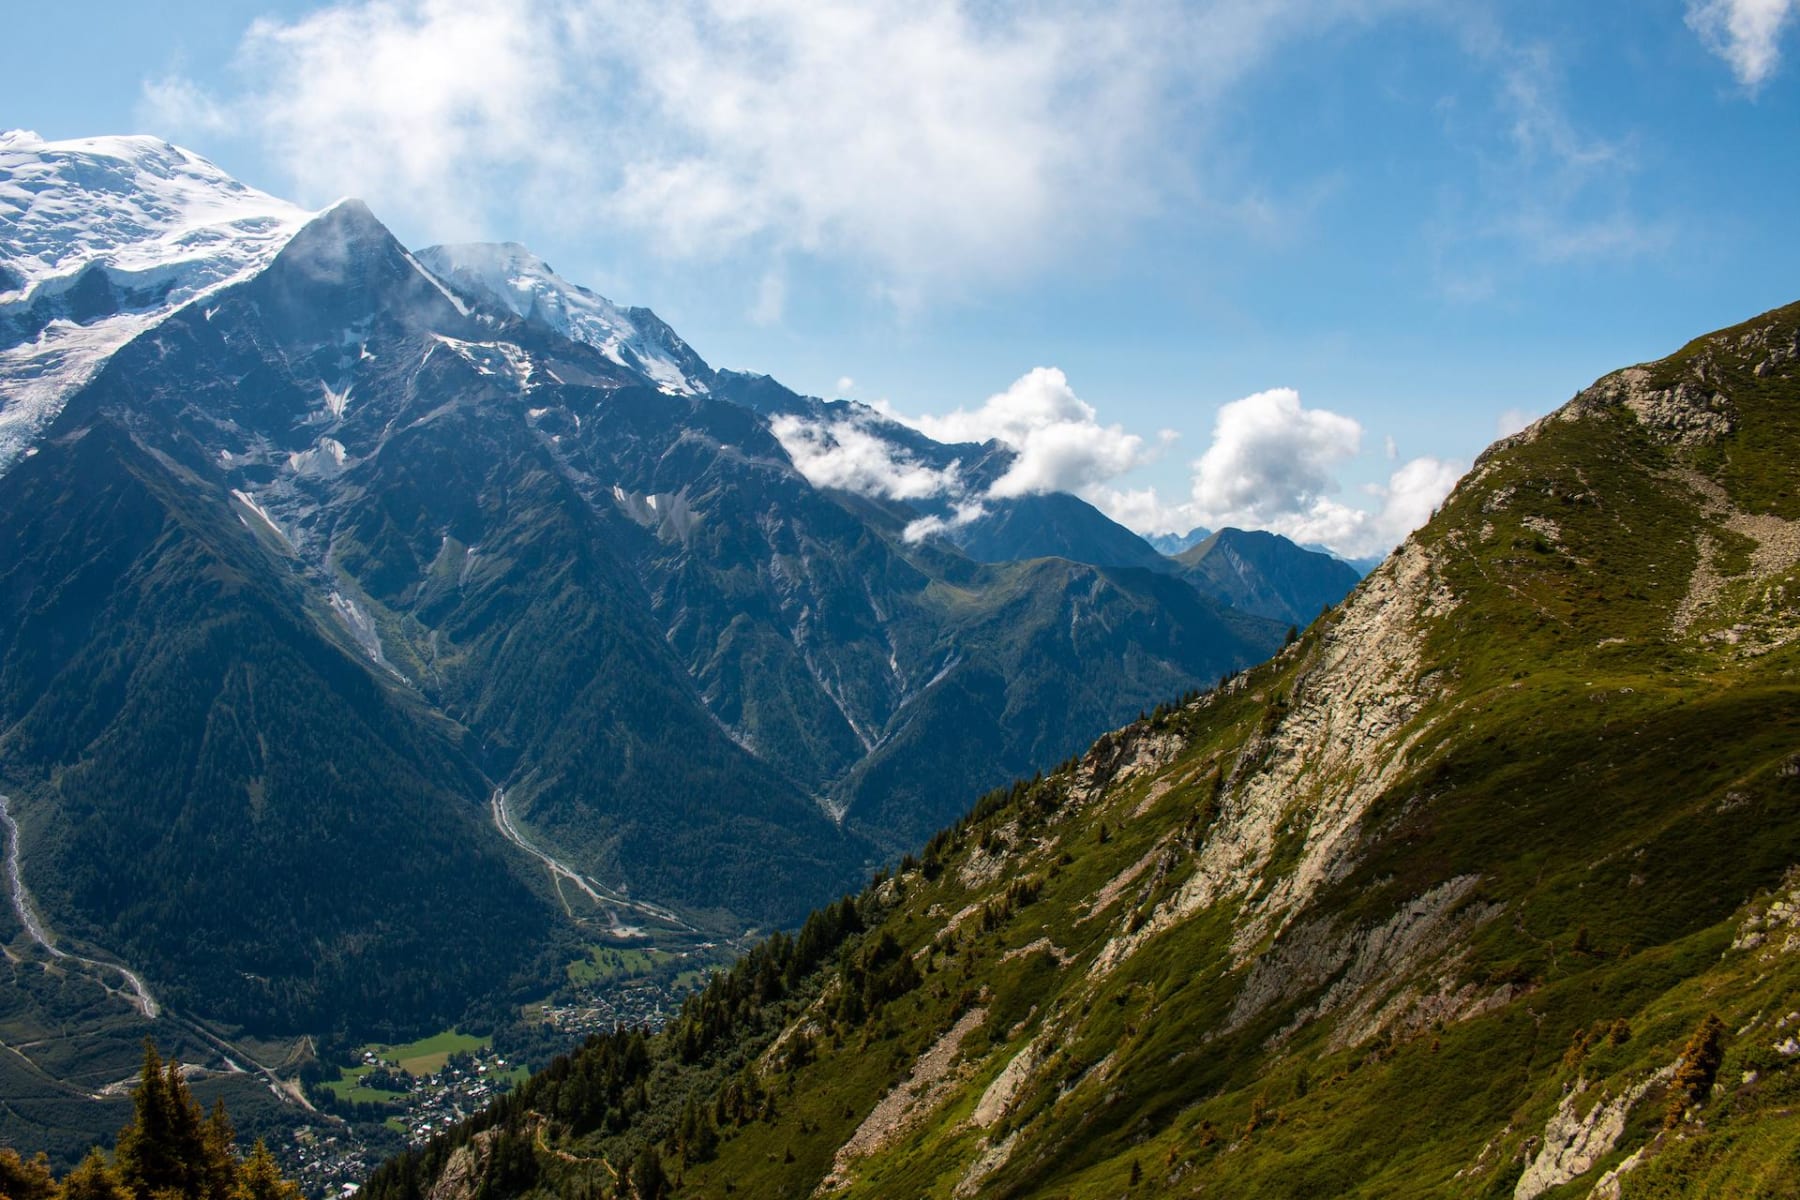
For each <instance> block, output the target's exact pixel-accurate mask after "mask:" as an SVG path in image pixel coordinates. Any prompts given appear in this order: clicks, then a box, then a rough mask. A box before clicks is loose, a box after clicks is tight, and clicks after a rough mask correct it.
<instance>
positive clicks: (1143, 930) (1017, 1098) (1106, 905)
mask: <svg viewBox="0 0 1800 1200" xmlns="http://www.w3.org/2000/svg"><path fill="white" fill-rule="evenodd" d="M1797 335H1800V306H1796V307H1794V308H1789V309H1784V310H1779V311H1777V312H1774V313H1770V314H1767V315H1766V316H1764V317H1762V318H1759V319H1757V320H1756V321H1753V322H1750V323H1748V324H1746V325H1745V326H1741V327H1739V328H1737V329H1733V330H1727V331H1724V332H1722V333H1720V334H1716V335H1712V336H1710V337H1708V338H1703V339H1701V340H1699V341H1697V342H1696V343H1694V344H1692V345H1691V346H1689V347H1687V348H1685V349H1684V350H1682V351H1681V352H1679V353H1678V354H1676V355H1674V356H1672V357H1671V358H1669V359H1666V360H1663V361H1661V362H1658V363H1653V364H1647V365H1646V366H1644V367H1640V368H1633V369H1632V370H1630V371H1627V372H1622V373H1620V374H1618V375H1614V376H1609V377H1608V378H1607V379H1605V380H1602V381H1601V382H1600V383H1598V384H1596V385H1595V386H1594V387H1593V388H1590V389H1588V390H1586V391H1584V392H1582V393H1581V394H1580V395H1578V396H1577V397H1576V398H1575V399H1574V401H1572V402H1571V403H1570V404H1569V405H1568V406H1566V407H1565V408H1564V409H1562V410H1561V411H1559V412H1558V413H1556V414H1554V415H1553V416H1552V417H1550V418H1546V419H1545V420H1544V421H1541V422H1539V423H1538V424H1537V425H1535V426H1533V427H1532V428H1531V429H1528V430H1526V431H1525V432H1524V433H1522V434H1520V435H1518V436H1516V437H1514V438H1511V439H1508V440H1507V441H1505V442H1502V443H1500V444H1499V445H1497V446H1496V447H1494V448H1493V449H1492V450H1491V451H1490V452H1489V453H1488V454H1486V455H1484V456H1483V458H1482V460H1481V461H1480V462H1479V464H1478V466H1477V469H1476V470H1475V471H1474V472H1472V474H1471V475H1470V477H1469V478H1468V479H1467V480H1465V481H1464V483H1463V484H1462V485H1461V486H1460V487H1459V488H1458V490H1457V491H1456V493H1455V494H1454V495H1453V496H1452V497H1451V498H1450V499H1449V501H1448V502H1447V503H1446V504H1445V506H1444V507H1443V509H1442V511H1441V512H1440V514H1439V516H1438V517H1437V518H1435V519H1434V520H1433V521H1432V523H1431V524H1430V525H1428V526H1427V527H1426V528H1424V529H1423V530H1421V531H1420V532H1419V533H1418V534H1416V535H1415V536H1414V537H1413V538H1412V539H1410V540H1409V541H1408V542H1407V544H1406V545H1405V546H1403V547H1402V548H1401V549H1400V550H1399V551H1397V552H1396V553H1395V554H1394V555H1393V556H1392V557H1390V559H1389V560H1388V561H1387V562H1386V563H1385V564H1384V565H1383V566H1382V567H1381V568H1379V569H1378V570H1377V571H1376V572H1374V573H1373V574H1372V575H1371V576H1370V577H1369V578H1368V579H1367V580H1365V581H1364V582H1363V583H1362V584H1361V585H1360V586H1359V588H1358V589H1357V591H1356V592H1355V593H1353V594H1352V596H1351V597H1350V599H1349V600H1348V601H1347V602H1346V604H1345V605H1344V606H1343V607H1342V609H1341V610H1338V611H1334V612H1332V613H1329V614H1327V615H1326V616H1325V617H1323V618H1321V619H1320V620H1319V621H1317V622H1316V623H1315V624H1314V625H1313V626H1312V627H1311V628H1310V629H1309V630H1308V631H1307V632H1306V633H1305V635H1304V636H1303V637H1302V638H1301V640H1300V641H1299V642H1298V643H1297V644H1295V645H1294V646H1291V647H1289V648H1288V649H1287V650H1285V651H1283V652H1282V653H1281V654H1280V655H1278V656H1277V657H1276V659H1275V660H1273V661H1272V662H1271V663H1269V664H1267V665H1265V666H1262V667H1258V668H1256V669H1254V670H1251V671H1249V672H1246V673H1243V674H1240V675H1238V676H1237V677H1235V678H1234V679H1232V680H1231V681H1230V682H1229V683H1228V684H1226V685H1225V686H1222V687H1220V688H1218V689H1216V690H1214V691H1212V692H1210V693H1208V694H1207V695H1205V696H1202V697H1200V698H1198V699H1196V700H1194V701H1193V702H1191V703H1189V704H1187V705H1185V706H1182V707H1178V708H1166V709H1162V710H1159V711H1158V712H1157V713H1156V714H1154V715H1153V716H1152V717H1150V718H1148V719H1146V720H1144V721H1142V722H1140V723H1138V724H1135V725H1133V726H1130V727H1128V728H1126V729H1123V730H1120V731H1118V732H1117V733H1115V734H1111V735H1107V736H1105V737H1103V738H1101V739H1100V741H1099V742H1098V743H1096V744H1095V746H1094V747H1093V748H1092V749H1091V750H1090V751H1089V752H1088V753H1087V754H1086V755H1084V756H1083V757H1081V758H1080V759H1079V760H1077V761H1075V762H1072V763H1070V764H1068V765H1066V766H1065V767H1064V768H1062V769H1060V770H1058V771H1057V772H1056V773H1054V774H1053V775H1051V776H1049V777H1047V778H1042V779H1039V780H1036V781H1033V782H1031V783H1029V784H1021V785H1019V786H1018V787H1015V788H1014V789H1012V790H1011V791H1010V792H1004V793H997V794H995V795H994V796H991V797H989V798H988V799H987V800H986V801H984V802H983V803H982V804H981V805H979V806H977V809H976V810H975V812H974V814H973V815H972V816H971V817H970V818H968V819H967V820H965V821H963V822H962V823H960V824H959V825H957V826H956V827H954V828H953V829H952V830H949V831H946V832H945V833H944V834H942V835H940V836H939V837H938V838H937V839H934V841H933V843H932V845H931V847H930V848H929V849H928V850H927V852H926V853H925V855H924V856H923V857H922V859H920V860H919V861H917V862H916V863H915V862H908V863H907V864H906V865H905V867H904V869H903V870H902V871H901V872H900V873H899V874H898V875H897V876H896V877H895V878H893V879H890V880H886V881H885V882H883V883H882V884H881V885H880V886H879V887H877V888H874V889H871V890H870V891H869V892H868V893H866V894H865V895H864V896H863V897H862V899H861V901H860V903H859V905H858V909H859V912H860V913H861V914H862V921H861V923H862V924H865V925H867V926H868V927H869V928H868V931H867V932H866V933H854V932H853V933H851V934H850V935H848V937H847V939H846V940H845V941H844V943H843V946H842V948H841V949H839V950H838V951H837V953H836V954H835V956H827V957H826V960H825V961H826V962H827V963H828V965H827V966H825V967H823V968H820V969H817V970H813V971H811V972H810V973H806V972H801V971H798V970H796V971H791V972H789V974H788V975H787V976H785V977H783V976H781V973H780V971H779V969H776V970H775V972H774V975H773V976H771V975H770V973H769V972H770V970H771V968H769V967H764V966H759V965H758V963H757V962H756V961H752V962H751V963H749V964H747V965H746V966H745V967H744V968H742V969H741V971H740V972H738V973H736V974H734V976H733V977H732V979H731V980H727V981H723V982H721V983H720V984H719V985H718V987H717V989H716V991H717V995H716V996H713V997H712V998H711V999H710V1000H707V1001H696V1002H694V1004H692V1005H691V1006H690V1009H689V1010H688V1012H687V1013H685V1014H684V1016H683V1017H682V1018H681V1019H679V1020H678V1021H677V1022H676V1024H675V1026H673V1027H672V1029H671V1031H670V1033H669V1034H667V1035H665V1039H664V1041H663V1043H662V1045H663V1046H664V1048H665V1049H664V1056H663V1057H660V1058H658V1059H656V1061H655V1062H654V1063H652V1064H650V1065H648V1066H647V1067H646V1068H645V1073H644V1077H645V1080H646V1083H647V1086H648V1088H649V1094H650V1095H651V1096H653V1097H658V1098H660V1099H653V1100H652V1101H651V1102H650V1103H649V1105H648V1106H647V1108H646V1110H645V1111H644V1112H642V1113H640V1114H637V1115H636V1116H634V1117H633V1118H632V1119H631V1120H629V1121H627V1122H625V1124H624V1125H623V1126H622V1127H619V1126H615V1127H614V1128H613V1129H612V1130H611V1131H603V1132H589V1130H590V1129H591V1128H592V1127H591V1126H588V1127H584V1126H583V1124H582V1118H581V1116H580V1115H579V1111H578V1110H577V1111H575V1112H573V1113H572V1114H571V1116H570V1117H569V1118H568V1120H567V1121H566V1122H565V1123H564V1124H562V1125H561V1126H555V1125H553V1126H552V1127H551V1128H552V1130H553V1134H552V1135H551V1136H552V1137H553V1138H560V1139H563V1140H564V1141H566V1142H568V1143H569V1144H571V1145H573V1144H577V1143H579V1144H584V1145H586V1146H587V1147H588V1148H589V1149H592V1148H593V1147H596V1146H597V1147H603V1148H606V1150H607V1152H608V1153H613V1154H618V1155H624V1154H627V1153H634V1152H636V1151H637V1149H638V1148H640V1147H641V1146H642V1145H643V1144H645V1143H646V1142H647V1143H649V1144H651V1145H653V1146H656V1147H657V1148H658V1149H659V1151H660V1152H661V1153H662V1154H663V1155H664V1156H665V1157H666V1158H667V1159H668V1160H669V1162H670V1164H671V1168H672V1170H673V1169H674V1168H675V1167H676V1166H679V1168H680V1170H681V1171H682V1172H683V1173H684V1177H685V1180H686V1186H687V1187H688V1188H689V1189H690V1190H691V1191H692V1192H693V1193H694V1194H709V1189H712V1188H714V1187H716V1186H720V1185H722V1184H723V1181H726V1180H731V1181H733V1183H734V1184H735V1185H736V1186H737V1187H738V1188H740V1189H743V1190H745V1191H746V1193H747V1194H769V1195H775V1194H783V1195H801V1194H807V1193H812V1194H815V1195H820V1196H840V1195H841V1196H864V1195H866V1196H916V1195H926V1194H945V1193H949V1194H954V1195H983V1196H988V1195H993V1196H1026V1195H1045V1196H1050V1195H1057V1196H1087V1195H1118V1194H1121V1193H1126V1192H1130V1193H1131V1194H1136V1192H1137V1190H1138V1189H1142V1190H1143V1191H1144V1192H1145V1193H1146V1194H1184V1195H1185V1194H1208V1193H1219V1194H1231V1195H1234V1196H1256V1195H1280V1196H1291V1195H1303V1194H1304V1195H1368V1196H1404V1195H1420V1196H1424V1195H1446V1194H1456V1195H1476V1196H1507V1195H1510V1196H1517V1197H1537V1196H1540V1195H1547V1194H1552V1193H1553V1192H1554V1190H1555V1189H1558V1188H1561V1189H1563V1190H1562V1191H1560V1192H1554V1194H1559V1195H1583V1194H1587V1192H1588V1191H1589V1190H1590V1189H1592V1190H1595V1191H1596V1192H1597V1194H1600V1195H1623V1196H1631V1195H1636V1194H1642V1195H1658V1196H1661V1195H1681V1194H1692V1195H1710V1194H1733V1195H1779V1194H1782V1193H1781V1192H1780V1190H1779V1188H1780V1186H1781V1185H1779V1184H1777V1183H1776V1182H1775V1180H1776V1178H1777V1176H1778V1175H1781V1174H1782V1173H1783V1171H1785V1169H1786V1168H1785V1167H1784V1168H1782V1169H1777V1168H1774V1167H1772V1166H1771V1165H1770V1164H1772V1163H1776V1162H1779V1163H1783V1164H1786V1166H1787V1167H1791V1165H1792V1164H1793V1162H1794V1155H1795V1153H1796V1147H1800V1127H1797V1126H1796V1125H1795V1123H1794V1118H1793V1117H1792V1115H1791V1113H1792V1108H1791V1105H1792V1101H1793V1100H1794V1098H1795V1097H1796V1096H1800V1070H1796V1061H1797V1060H1800V1055H1796V1054H1795V1052H1794V1049H1793V1047H1794V1046H1795V1042H1794V1032H1793V1031H1794V1028H1795V1026H1796V1021H1800V1018H1796V1017H1795V1016H1794V1014H1793V1013H1792V1012H1791V1010H1792V1009H1793V1007H1794V1004H1793V996H1794V995H1796V994H1800V955H1796V954H1795V953H1793V951H1792V946H1793V945H1794V944H1796V939H1794V938H1792V937H1788V936H1787V935H1786V931H1787V930H1788V929H1789V927H1790V926H1792V924H1793V921H1792V920H1790V917H1791V916H1792V913H1793V911H1794V909H1793V907H1792V901H1791V899H1790V896H1789V893H1790V892H1791V890H1792V882H1791V880H1792V878H1793V876H1792V875H1791V874H1789V872H1790V871H1791V870H1792V869H1793V868H1794V867H1795V865H1796V864H1797V863H1800V766H1796V761H1797V760H1796V756H1795V753H1794V745H1795V741H1794V738H1795V735H1796V733H1797V732H1800V687H1797V686H1796V684H1795V682H1794V681H1795V678H1796V672H1797V671H1800V651H1797V650H1796V647H1795V639H1796V637H1797V636H1800V591H1797V590H1796V589H1797V588H1800V573H1797V569H1796V559H1795V557H1794V555H1793V554H1792V553H1791V551H1790V549H1789V547H1790V546H1791V545H1792V544H1793V543H1792V539H1791V534H1790V530H1792V529H1793V528H1794V526H1793V522H1795V521H1796V520H1800V468H1797V467H1796V466H1795V465H1794V462H1793V460H1792V456H1791V447H1792V446H1793V445H1795V444H1800V441H1796V437H1797V436H1800V372H1797V371H1796V368H1795V356H1794V355H1793V354H1792V353H1790V348H1791V347H1792V346H1794V345H1795V344H1796V342H1795V338H1796V336H1797ZM1784 881H1785V882H1784ZM890 939H891V941H890ZM806 941H807V939H806V938H805V937H803V938H802V939H801V944H802V945H803V946H804V945H805V944H806ZM884 945H891V946H892V947H893V948H894V949H893V951H891V952H889V951H883V950H881V947H882V946H884ZM871 947H873V949H871ZM763 953H765V954H766V955H768V956H770V960H771V961H772V962H773V963H775V964H779V963H780V962H782V961H785V960H784V959H783V957H782V956H783V955H784V954H788V955H789V956H790V958H791V956H792V955H794V954H799V953H800V951H795V950H793V949H792V948H791V947H789V948H786V949H784V947H782V946H781V945H779V944H777V945H775V946H773V947H772V948H769V949H767V950H766V951H764V952H763ZM889 953H904V954H905V955H906V956H907V958H908V959H909V961H910V963H911V964H912V965H913V967H912V971H911V972H905V971H899V969H898V968H890V967H886V966H881V965H880V964H881V963H883V962H886V961H888V959H887V958H885V957H883V956H884V954H889ZM815 961H816V960H815ZM829 964H835V965H829ZM781 978H786V980H787V981H786V982H785V983H783V982H780V981H779V980H780V979H781ZM759 979H761V980H764V981H765V982H763V983H757V982H756V981H757V980H759ZM734 988H741V989H742V992H741V995H742V996H743V997H744V998H745V999H744V1005H745V1006H744V1007H741V1008H738V1009H731V1008H729V1006H728V1005H727V1001H729V999H730V998H731V997H732V996H734V995H738V994H740V993H739V992H736V991H734V990H733V989H734ZM711 995H712V994H709V996H711ZM719 1005H727V1007H724V1008H720V1007H718V1006H719ZM724 1013H733V1014H735V1015H729V1016H725V1015H720V1014H724ZM1712 1016H1716V1017H1718V1018H1719V1023H1718V1024H1717V1025H1715V1024H1714V1023H1712V1022H1710V1021H1709V1020H1708V1018H1709V1017H1712ZM1715 1028H1716V1029H1719V1030H1722V1031H1723V1032H1722V1033H1718V1034H1712V1033H1708V1032H1707V1031H1708V1030H1711V1029H1715ZM702 1030H704V1031H707V1032H706V1033H705V1036H702V1035H701V1032H700V1031H702ZM796 1045H804V1047H805V1048H806V1049H805V1053H795V1052H794V1047H795V1046H796ZM543 1086H544V1087H545V1088H548V1086H549V1085H548V1084H546V1085H543ZM747 1087H753V1088H754V1089H757V1091H758V1094H761V1093H764V1092H766V1093H767V1094H768V1095H770V1096H773V1097H776V1098H777V1099H776V1101H775V1102H772V1103H769V1104H767V1105H765V1106H763V1107H761V1108H758V1109H756V1110H754V1111H752V1112H749V1113H748V1114H746V1112H745V1110H744V1109H743V1107H742V1106H741V1105H739V1104H736V1103H727V1102H726V1101H725V1100H724V1099H721V1097H731V1096H739V1095H742V1094H743V1092H744V1089H745V1088H747ZM734 1089H735V1090H734ZM544 1094H545V1092H543V1091H539V1092H535V1093H534V1092H533V1091H531V1090H529V1089H528V1091H527V1092H526V1093H525V1095H524V1096H523V1097H522V1098H521V1100H520V1102H519V1104H518V1105H517V1106H516V1107H515V1109H514V1111H513V1112H511V1113H505V1114H497V1115H496V1116H495V1117H494V1118H493V1120H494V1121H495V1123H496V1127H498V1128H502V1129H505V1128H506V1127H507V1122H509V1121H513V1120H516V1119H517V1118H518V1115H519V1113H520V1112H523V1111H530V1110H531V1109H532V1105H533V1103H534V1102H536V1101H537V1100H539V1099H540V1098H541V1097H542V1096H543V1095H544ZM690 1100H691V1102H692V1103H693V1104H696V1105H700V1106H705V1105H708V1104H711V1105H712V1106H713V1107H712V1109H711V1110H710V1111H711V1112H712V1113H713V1114H714V1119H715V1120H716V1121H717V1122H718V1134H719V1139H720V1140H719V1141H718V1144H717V1146H716V1147H714V1146H713V1145H712V1144H711V1143H710V1142H707V1141H705V1139H702V1141H701V1147H702V1148H700V1149H696V1143H695V1142H694V1141H693V1140H692V1139H689V1138H685V1137H684V1136H683V1134H682V1128H685V1127H686V1123H682V1124H680V1125H678V1123H677V1122H676V1121H675V1120H674V1118H673V1113H674V1112H675V1111H678V1110H679V1109H680V1107H681V1105H682V1104H683V1103H686V1102H689V1101H690ZM659 1105H660V1107H659ZM665 1114H666V1115H665ZM552 1144H555V1142H554V1141H553V1142H552ZM393 1178H394V1176H384V1177H383V1181H379V1182H378V1186H377V1187H376V1188H375V1191H374V1194H375V1195H376V1196H377V1197H383V1196H384V1195H385V1193H384V1192H383V1188H385V1187H388V1186H391V1183H390V1182H388V1181H391V1180H392V1179H393ZM535 1178H536V1182H537V1183H538V1184H539V1185H541V1186H547V1187H549V1188H550V1189H551V1190H554V1191H566V1190H568V1188H569V1186H570V1184H571V1180H570V1179H569V1178H568V1177H566V1176H565V1175H564V1173H562V1172H560V1171H559V1170H558V1168H557V1167H556V1165H555V1164H554V1163H553V1162H551V1161H549V1160H548V1159H545V1158H543V1157H542V1156H540V1157H539V1173H538V1175H537V1176H536V1177H535Z"/></svg>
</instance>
